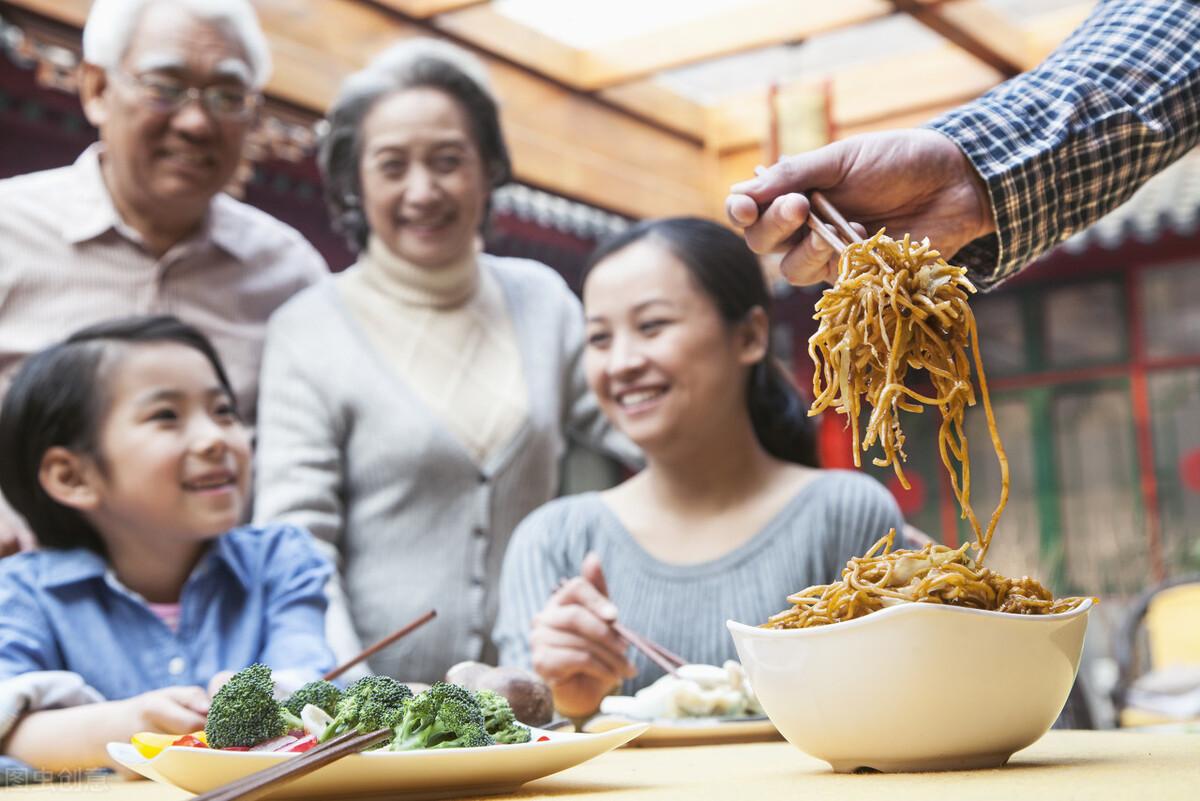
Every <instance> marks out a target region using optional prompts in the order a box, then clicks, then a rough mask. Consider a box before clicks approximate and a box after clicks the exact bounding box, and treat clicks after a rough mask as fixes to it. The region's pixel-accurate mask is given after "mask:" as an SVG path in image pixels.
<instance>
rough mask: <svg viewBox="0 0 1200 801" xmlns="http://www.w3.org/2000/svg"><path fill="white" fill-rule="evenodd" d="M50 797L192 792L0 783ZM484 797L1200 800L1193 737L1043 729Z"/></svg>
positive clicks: (665, 764) (756, 750) (651, 772)
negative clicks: (1002, 756)
mask: <svg viewBox="0 0 1200 801" xmlns="http://www.w3.org/2000/svg"><path fill="white" fill-rule="evenodd" d="M51 798H56V799H58V798H61V799H79V801H84V799H86V800H87V801H92V799H97V801H99V799H120V801H183V800H184V799H187V798H191V795H190V794H189V793H186V792H184V791H182V790H177V789H174V788H171V787H167V786H164V785H160V784H154V783H152V782H147V781H133V782H124V781H120V780H116V779H114V780H111V781H106V782H103V783H94V782H93V783H88V784H82V785H62V784H59V785H42V786H37V787H29V788H11V789H6V790H0V801H18V799H30V801H47V799H51ZM474 798H478V797H474ZM485 798H488V799H568V800H569V801H707V799H712V801H738V800H740V799H753V800H754V801H774V800H775V799H778V800H779V801H819V799H836V800H837V801H858V799H864V800H865V799H872V800H873V801H874V800H877V799H886V801H933V800H934V799H939V798H947V799H949V798H953V799H955V801H975V800H976V799H978V800H979V801H984V800H985V799H986V801H996V800H997V799H1014V800H1016V801H1067V800H1068V799H1080V801H1108V799H1112V801H1130V799H1132V800H1133V801H1184V799H1187V801H1196V799H1200V735H1196V734H1175V735H1171V734H1135V733H1129V732H1081V731H1080V732H1075V731H1052V732H1050V733H1048V734H1047V735H1046V736H1045V737H1043V738H1042V739H1041V740H1039V741H1038V742H1037V743H1035V744H1034V745H1032V746H1030V747H1029V748H1027V749H1025V750H1024V751H1021V752H1019V753H1017V754H1016V755H1015V756H1014V757H1013V758H1012V760H1011V761H1010V762H1009V764H1008V765H1007V766H1006V767H1004V768H1000V769H997V770H978V771H964V772H957V773H918V774H893V775H885V774H870V775H838V774H835V773H832V772H831V771H830V770H829V767H828V766H827V765H826V764H825V763H824V762H820V761H818V760H815V759H812V758H811V757H808V756H806V755H804V754H802V753H800V752H799V751H797V750H796V749H795V748H793V747H792V746H790V745H788V744H787V743H753V744H748V745H717V746H699V747H690V748H624V749H620V750H618V751H614V752H611V753H608V754H605V755H604V756H601V757H599V758H597V759H594V760H592V761H591V762H588V763H585V764H583V765H580V766H578V767H575V768H571V769H570V770H567V771H563V772H562V773H559V774H557V775H555V776H551V777H548V778H545V779H541V780H539V781H536V782H531V783H529V784H527V785H525V786H524V787H523V788H522V789H521V790H520V791H519V792H517V793H515V794H512V795H503V796H486V797H485ZM330 801H335V800H334V799H330Z"/></svg>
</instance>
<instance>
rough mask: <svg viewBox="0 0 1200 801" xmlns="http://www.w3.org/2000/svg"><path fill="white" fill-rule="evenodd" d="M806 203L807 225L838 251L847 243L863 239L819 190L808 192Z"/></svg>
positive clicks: (844, 247) (843, 248)
mask: <svg viewBox="0 0 1200 801" xmlns="http://www.w3.org/2000/svg"><path fill="white" fill-rule="evenodd" d="M808 204H809V208H808V227H809V228H811V229H813V233H815V234H817V236H819V237H821V238H822V239H824V240H825V241H826V242H827V243H828V244H829V246H830V247H832V248H833V249H834V250H836V251H837V252H838V253H841V252H842V251H843V250H845V249H846V245H847V244H850V243H855V242H862V241H863V239H862V237H861V236H859V235H858V232H857V231H855V230H854V229H853V228H852V227H850V223H849V222H848V221H847V220H846V218H845V217H843V216H842V213H841V212H839V211H838V210H837V209H835V208H834V207H833V204H832V203H830V202H829V199H828V198H826V197H825V196H824V195H822V194H821V193H820V192H815V191H814V192H809V193H808ZM830 226H832V227H833V228H834V229H835V230H836V231H837V234H835V233H833V231H830V230H829V227H830ZM838 234H840V235H841V236H842V237H843V238H844V241H843V239H839V238H838Z"/></svg>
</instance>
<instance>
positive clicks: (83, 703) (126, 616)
mask: <svg viewBox="0 0 1200 801" xmlns="http://www.w3.org/2000/svg"><path fill="white" fill-rule="evenodd" d="M233 398H234V395H233V391H232V389H231V387H230V385H229V381H228V379H227V378H226V375H225V371H224V369H223V368H222V366H221V363H220V360H219V358H218V357H217V354H216V351H214V350H213V347H212V345H211V344H210V343H209V341H208V340H207V339H206V338H205V337H204V335H203V334H201V333H200V332H199V331H197V330H196V329H194V328H192V327H191V326H189V325H186V324H184V323H182V322H180V321H179V320H177V319H175V318H174V317H139V318H129V319H124V320H117V321H113V322H108V323H103V324H100V325H97V326H93V327H90V328H87V329H85V330H82V331H80V332H78V333H76V334H74V335H73V336H71V337H70V338H69V339H67V340H66V341H65V342H63V343H62V344H59V345H56V346H54V347H52V348H49V349H47V350H44V351H42V352H40V353H38V354H35V355H34V356H32V357H30V358H29V359H28V360H27V361H26V362H25V363H24V365H23V366H22V367H21V369H20V370H19V371H18V373H17V374H16V376H15V378H14V380H13V383H12V385H11V387H10V389H9V391H8V394H7V397H6V398H5V400H4V406H3V410H2V411H0V454H3V457H2V458H0V490H2V491H3V493H4V495H5V497H6V498H7V499H8V500H9V501H10V502H11V503H12V505H13V507H14V508H16V509H17V511H19V512H20V513H21V514H22V515H23V516H24V517H25V519H26V521H28V523H29V526H30V528H31V530H32V531H33V532H34V534H35V535H36V536H37V538H38V541H39V544H40V546H41V548H42V550H40V551H35V552H32V553H24V554H20V555H17V556H12V557H9V558H7V559H4V560H3V561H0V744H2V748H3V753H4V754H5V755H6V756H8V757H10V758H13V759H16V760H19V761H22V762H25V763H28V764H29V765H32V766H34V767H36V768H39V769H42V770H50V771H60V770H73V769H78V768H86V767H94V766H98V765H103V764H107V763H108V759H107V757H106V754H105V750H104V748H105V743H107V742H108V741H110V740H127V739H128V738H129V737H130V735H132V734H133V733H135V732H138V731H142V730H151V731H158V732H165V733H180V734H183V733H187V732H190V731H194V730H197V729H200V728H203V726H204V716H205V712H206V710H207V708H208V698H209V693H208V688H209V686H210V684H212V683H218V682H220V681H221V680H222V677H223V676H226V675H228V672H229V671H235V670H239V669H241V668H243V667H246V666H247V665H249V664H251V663H253V662H262V663H265V664H267V665H269V666H270V667H272V668H273V669H274V670H275V671H276V679H277V681H278V682H279V683H280V684H281V685H297V686H298V685H299V684H300V683H302V682H304V681H308V680H311V679H314V678H319V677H320V675H321V674H322V673H323V672H324V671H326V670H328V669H329V668H330V667H332V661H333V656H332V653H331V652H330V651H329V649H328V647H327V646H326V644H325V639H324V614H325V596H324V587H325V582H326V580H327V579H328V577H329V574H330V572H331V568H330V566H329V564H328V563H327V561H326V560H325V559H324V558H322V557H321V556H320V555H319V554H318V553H317V551H316V550H315V548H314V547H313V544H312V542H311V537H310V536H309V535H308V534H307V533H306V532H304V531H303V530H300V529H296V528H292V527H286V526H265V527H262V528H234V527H235V526H236V525H237V524H238V522H239V521H240V520H241V519H242V515H243V511H244V508H245V504H246V503H247V501H248V493H249V486H250V439H249V433H248V431H247V429H246V428H245V427H244V426H243V425H242V423H241V421H240V420H239V417H238V412H237V409H236V407H235V405H234V400H233ZM89 701H90V702H91V703H87V702H89ZM48 706H66V707H67V708H59V709H47V708H45V707H48ZM5 710H7V711H8V714H7V715H5V714H4V711H5Z"/></svg>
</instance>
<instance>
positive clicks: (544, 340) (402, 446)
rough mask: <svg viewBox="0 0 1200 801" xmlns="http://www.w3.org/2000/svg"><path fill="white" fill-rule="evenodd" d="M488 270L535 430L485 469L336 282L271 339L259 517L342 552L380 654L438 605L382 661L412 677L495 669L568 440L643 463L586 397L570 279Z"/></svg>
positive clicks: (538, 271)
mask: <svg viewBox="0 0 1200 801" xmlns="http://www.w3.org/2000/svg"><path fill="white" fill-rule="evenodd" d="M480 267H481V269H486V270H492V271H493V274H494V275H495V276H496V278H497V279H498V281H499V283H500V285H501V287H502V288H503V290H504V295H505V300H506V302H507V304H508V309H509V312H510V314H511V315H512V319H513V326H514V329H515V331H516V336H517V341H518V347H519V349H520V352H521V362H522V369H523V371H524V375H525V380H526V382H527V384H528V398H529V413H528V419H527V420H526V422H525V426H524V427H523V428H522V429H521V431H520V432H519V433H518V434H517V435H516V437H515V438H514V439H513V441H511V442H510V443H509V444H508V445H507V446H506V447H504V448H502V449H500V451H499V452H498V453H496V454H495V455H494V456H493V457H491V458H490V459H489V460H488V462H487V463H486V464H484V465H477V464H476V463H475V462H474V461H473V460H472V458H471V456H470V455H469V454H468V452H467V450H466V449H465V448H464V447H463V446H462V445H461V444H460V443H459V441H458V440H457V439H455V438H454V436H453V435H452V434H451V433H450V432H449V430H448V429H447V428H446V427H445V426H444V425H443V423H442V422H441V421H440V420H438V419H437V418H435V417H434V416H433V414H432V413H431V412H430V411H429V410H428V409H427V408H426V407H425V406H424V405H423V404H422V402H421V401H420V400H419V399H418V398H417V397H416V395H415V394H414V393H413V392H412V391H411V390H410V389H409V388H408V387H406V386H405V384H404V382H403V381H402V380H401V379H400V378H399V377H398V376H397V374H396V372H395V371H394V370H392V369H391V368H390V367H389V366H388V365H386V364H384V363H383V361H382V360H381V358H380V357H379V356H378V355H377V353H376V351H375V349H374V348H373V347H372V345H371V344H370V342H369V341H368V340H367V338H366V337H365V336H364V332H363V331H362V329H361V328H360V327H359V325H358V323H357V321H356V320H355V319H353V318H352V317H351V315H350V314H349V312H348V310H347V308H346V307H345V305H344V304H343V302H342V300H341V298H340V296H339V295H338V293H337V290H336V288H335V286H334V282H325V283H323V284H320V285H318V286H315V287H312V288H310V289H309V290H306V291H305V292H302V293H301V294H299V295H297V296H296V297H295V298H293V299H292V300H291V301H289V302H288V303H287V304H286V305H285V306H284V307H283V308H281V309H280V310H279V311H278V312H277V313H276V314H275V316H274V317H272V318H271V322H270V325H269V327H268V332H267V345H266V352H265V355H264V360H263V374H262V381H261V390H260V392H261V402H260V406H259V416H258V425H259V427H258V437H259V440H258V451H257V457H256V458H257V481H258V484H257V498H256V502H255V515H254V516H255V519H257V520H273V521H281V522H289V523H295V524H298V525H301V526H305V527H307V528H308V529H310V530H311V531H312V532H313V534H315V535H316V536H317V537H318V538H319V539H320V540H323V541H324V542H327V543H331V544H332V545H333V546H334V547H335V548H336V552H337V555H338V557H339V562H340V568H341V569H340V576H341V579H342V582H343V585H344V588H345V592H346V596H347V598H348V601H349V612H350V617H351V618H352V619H353V624H354V628H355V629H356V631H357V634H358V636H359V638H360V639H361V641H362V642H363V643H365V644H370V643H372V642H374V641H375V640H377V639H379V638H382V637H384V636H386V635H387V634H390V633H391V632H392V631H393V630H394V629H396V628H398V627H399V626H401V625H403V624H404V623H406V622H407V621H408V620H410V619H411V618H413V617H415V616H416V615H418V614H420V613H421V612H424V611H425V610H427V609H430V608H436V609H437V611H438V617H437V619H436V620H435V621H434V622H433V623H431V624H429V625H427V626H425V627H424V628H422V629H420V630H419V631H417V632H415V633H414V634H412V635H410V636H409V637H406V638H405V639H404V640H402V641H400V642H399V643H397V644H396V645H394V646H392V647H390V648H388V649H386V650H385V651H382V652H380V654H378V655H377V656H376V657H374V658H372V659H371V660H370V666H371V668H372V669H373V670H375V671H376V672H380V673H388V674H391V675H395V676H399V677H400V678H402V679H409V680H416V681H431V680H433V679H438V678H441V677H442V675H443V674H444V673H445V671H446V668H448V667H449V666H450V665H452V664H454V663H455V662H458V661H461V660H464V659H481V658H491V659H494V652H493V650H492V647H491V637H490V633H491V630H492V625H493V623H494V620H495V615H496V607H497V596H496V584H497V580H498V577H499V573H500V565H501V562H502V560H503V557H504V551H505V548H506V546H507V545H508V541H509V537H510V536H511V534H512V531H513V529H514V528H515V527H516V525H517V523H518V522H520V520H521V518H523V517H524V516H525V515H526V514H528V513H529V511H530V510H532V509H534V508H536V507H537V506H538V505H540V504H542V503H545V502H546V501H547V500H549V499H550V498H552V497H554V494H555V491H556V488H557V486H558V477H559V459H560V457H561V456H562V455H563V451H564V449H565V447H566V438H567V435H568V434H570V435H573V436H574V437H576V438H579V439H581V440H584V441H588V442H591V443H593V444H600V443H603V444H604V445H605V446H607V449H608V450H610V451H618V452H621V453H623V455H624V456H625V457H626V458H633V455H634V454H635V453H636V450H635V449H633V447H632V445H630V444H628V441H627V440H624V439H623V438H620V437H616V436H615V435H613V434H612V432H611V431H610V429H609V428H608V426H607V423H606V422H605V420H604V418H603V416H602V415H601V414H600V413H599V411H598V409H597V406H596V403H595V400H594V398H593V397H592V395H591V393H590V392H589V391H588V389H587V385H586V382H585V381H584V377H583V370H582V363H581V361H580V359H581V353H582V347H583V312H582V309H581V308H580V304H579V301H578V299H577V298H576V297H575V296H574V295H573V294H572V293H571V290H570V289H569V288H568V287H567V285H566V283H565V282H564V281H563V280H562V278H561V277H560V276H559V275H558V274H557V273H555V272H554V271H553V270H551V269H550V268H549V267H546V266H545V265H543V264H538V263H537V262H531V261H527V260H524V259H509V258H499V257H495V256H487V255H482V256H481V257H480ZM351 269H353V268H351ZM335 281H336V279H335ZM397 313H400V311H399V310H397ZM622 443H624V444H622ZM338 600H339V598H338V595H337V594H333V596H332V598H331V608H330V620H331V626H334V627H335V628H334V629H333V630H331V634H332V635H336V634H337V633H338V632H337V631H336V624H337V623H338V617H337V615H338V614H339V613H340V615H341V619H342V620H344V619H345V617H344V612H345V610H344V609H342V610H340V612H339V609H337V608H336V607H335V606H334V605H333V604H336V602H337V601H338ZM331 639H333V640H334V644H335V649H336V646H337V645H338V644H339V643H338V642H337V639H338V638H337V637H331ZM345 655H346V654H344V653H339V654H338V656H339V658H341V657H343V656H345Z"/></svg>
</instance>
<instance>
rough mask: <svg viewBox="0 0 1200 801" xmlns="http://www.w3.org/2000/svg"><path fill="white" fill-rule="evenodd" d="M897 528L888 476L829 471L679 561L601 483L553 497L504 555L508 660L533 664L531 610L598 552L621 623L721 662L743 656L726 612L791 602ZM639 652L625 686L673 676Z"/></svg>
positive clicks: (769, 610)
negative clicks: (624, 515)
mask: <svg viewBox="0 0 1200 801" xmlns="http://www.w3.org/2000/svg"><path fill="white" fill-rule="evenodd" d="M892 527H895V529H896V532H897V535H899V534H900V532H901V531H902V527H903V518H902V517H901V515H900V509H899V508H898V507H897V506H896V502H895V500H894V499H893V498H892V496H891V495H890V494H889V493H888V491H887V490H886V489H884V488H883V486H882V485H881V484H880V483H879V482H878V481H876V480H875V479H873V478H871V477H869V476H867V475H865V474H863V473H856V472H853V471H848V470H826V471H823V472H822V475H820V476H818V477H817V478H815V479H814V480H813V481H810V482H809V483H808V484H806V485H805V486H804V487H802V488H801V489H800V490H799V491H798V492H797V493H796V496H795V497H794V498H792V500H791V501H789V502H788V504H787V505H786V506H785V507H784V508H783V509H782V510H781V511H780V512H779V514H777V515H776V516H775V518H774V519H772V520H771V521H770V522H769V523H768V524H767V525H766V526H764V527H763V529H762V530H761V531H759V532H758V533H757V534H755V535H754V537H752V538H751V539H750V540H749V541H747V542H746V543H745V544H743V545H741V546H739V547H738V548H736V549H734V550H733V551H731V552H729V553H727V554H725V555H724V556H722V557H720V558H718V559H714V560H712V561H710V562H704V563H701V564H695V565H674V564H667V563H665V562H662V561H659V560H658V559H656V558H655V557H653V556H651V555H650V554H649V553H647V552H646V551H645V550H644V549H643V548H642V547H641V546H640V545H639V544H638V543H637V541H636V540H634V538H633V536H632V535H631V534H630V533H629V532H628V531H627V530H626V529H625V527H624V526H623V525H622V524H621V522H620V520H619V519H618V518H617V516H616V515H615V514H614V513H613V512H612V510H611V509H610V508H609V507H608V505H607V504H606V503H605V502H604V500H603V499H602V498H601V496H600V495H599V494H598V493H594V492H593V493H585V494H583V495H576V496H573V497H569V498H560V499H558V500H555V501H551V502H550V503H548V504H546V505H545V506H543V507H542V508H541V509H538V510H537V511H536V512H534V513H533V514H531V515H530V516H529V517H527V518H526V519H525V520H524V522H522V523H521V525H520V526H519V527H518V528H517V531H516V533H515V534H514V535H513V541H512V543H511V544H510V545H509V549H508V555H507V556H506V557H505V560H504V570H503V573H502V574H501V579H500V598H501V605H500V615H499V618H498V619H497V622H496V630H495V633H494V639H495V641H496V645H497V647H498V648H499V649H500V661H501V664H515V665H522V666H525V667H528V666H529V621H530V619H531V618H532V617H533V615H534V614H535V613H536V612H538V611H539V610H540V609H541V608H542V606H543V604H544V603H545V600H546V598H548V597H549V596H550V594H551V593H552V592H553V591H554V588H555V587H556V586H557V585H558V582H559V580H560V579H561V578H565V577H570V576H577V575H579V565H580V564H581V563H582V562H583V557H584V555H585V554H586V553H587V552H588V551H596V552H597V553H598V554H599V555H600V560H601V562H602V564H603V567H604V576H605V579H606V580H607V581H608V589H609V594H610V597H611V598H612V600H613V602H614V603H615V604H616V605H617V608H618V609H619V610H620V615H621V622H623V623H625V624H626V625H628V626H629V627H630V628H632V629H633V630H634V631H637V632H639V633H641V634H644V635H645V636H647V637H650V638H651V639H653V640H655V641H657V642H659V643H661V644H662V645H664V646H665V647H667V648H669V649H670V650H672V651H674V652H675V653H677V654H679V655H681V656H683V657H684V658H685V659H688V660H689V661H692V662H703V663H708V664H715V665H719V664H721V663H722V662H723V661H724V660H726V659H737V653H736V651H735V650H734V647H733V641H732V640H731V639H730V637H729V632H728V631H727V630H726V629H725V621H726V620H728V619H730V618H732V619H733V620H738V621H741V622H743V623H750V624H757V623H762V622H764V621H765V620H766V619H767V618H768V617H769V616H770V615H772V614H774V613H775V612H778V611H780V610H781V609H786V608H787V606H788V603H787V600H786V598H787V596H788V595H789V594H790V593H793V592H796V591H797V590H801V589H804V588H805V587H808V586H810V585H813V584H825V583H828V582H829V581H832V580H833V579H836V578H837V577H838V576H839V575H840V574H841V570H842V568H843V567H845V565H846V560H847V559H849V558H850V557H852V556H856V555H860V554H862V553H865V552H866V550H867V548H869V547H870V546H871V545H872V544H873V543H874V542H875V541H876V540H877V539H879V538H880V537H882V536H883V535H884V534H886V533H887V530H888V529H889V528H892ZM630 656H631V658H632V659H633V662H634V664H635V665H636V666H637V668H638V676H637V678H636V679H633V680H631V681H627V682H625V684H624V685H623V686H622V688H621V690H622V692H624V693H627V694H628V693H633V692H635V691H637V690H639V689H641V688H642V687H644V686H646V685H647V684H649V683H651V682H652V681H654V680H655V679H657V678H658V677H659V676H661V675H662V671H661V670H660V669H659V668H658V667H657V666H656V665H654V664H653V663H651V662H650V661H649V660H647V659H646V657H645V656H644V655H642V654H641V652H638V651H633V652H631V654H630Z"/></svg>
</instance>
